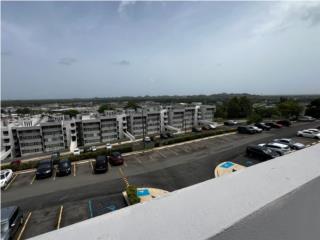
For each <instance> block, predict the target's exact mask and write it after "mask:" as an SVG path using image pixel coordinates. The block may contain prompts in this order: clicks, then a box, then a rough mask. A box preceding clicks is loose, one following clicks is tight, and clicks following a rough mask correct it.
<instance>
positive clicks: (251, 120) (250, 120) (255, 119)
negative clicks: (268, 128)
mask: <svg viewBox="0 0 320 240" xmlns="http://www.w3.org/2000/svg"><path fill="white" fill-rule="evenodd" d="M262 120H263V118H262V116H261V115H260V114H258V113H256V112H253V113H251V114H250V115H249V116H248V119H247V122H248V124H251V123H258V122H262Z"/></svg>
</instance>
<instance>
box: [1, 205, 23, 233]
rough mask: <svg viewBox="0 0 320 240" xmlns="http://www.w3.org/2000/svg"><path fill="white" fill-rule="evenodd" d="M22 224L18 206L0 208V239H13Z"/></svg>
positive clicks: (21, 215)
mask: <svg viewBox="0 0 320 240" xmlns="http://www.w3.org/2000/svg"><path fill="white" fill-rule="evenodd" d="M22 223H23V214H22V211H21V209H20V208H19V207H18V206H11V207H5V208H1V239H13V238H14V236H15V234H16V233H17V231H18V229H19V227H20V226H21V225H22Z"/></svg>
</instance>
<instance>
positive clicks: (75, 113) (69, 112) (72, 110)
mask: <svg viewBox="0 0 320 240" xmlns="http://www.w3.org/2000/svg"><path fill="white" fill-rule="evenodd" d="M63 114H65V115H69V116H70V117H75V116H77V114H79V111H78V110H76V109H70V110H67V111H64V112H63Z"/></svg>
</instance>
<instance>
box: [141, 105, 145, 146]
mask: <svg viewBox="0 0 320 240" xmlns="http://www.w3.org/2000/svg"><path fill="white" fill-rule="evenodd" d="M141 123H142V138H143V150H145V149H146V141H145V131H144V128H145V123H144V120H143V109H142V111H141Z"/></svg>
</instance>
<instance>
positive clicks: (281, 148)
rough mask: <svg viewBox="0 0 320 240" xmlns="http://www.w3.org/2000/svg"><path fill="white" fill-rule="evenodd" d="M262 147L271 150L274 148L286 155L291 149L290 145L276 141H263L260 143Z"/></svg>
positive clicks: (280, 153)
mask: <svg viewBox="0 0 320 240" xmlns="http://www.w3.org/2000/svg"><path fill="white" fill-rule="evenodd" d="M259 146H261V147H267V148H269V149H271V150H274V151H275V152H277V153H279V155H285V154H288V153H290V151H291V149H290V147H289V146H288V145H286V144H282V143H276V142H271V143H261V144H259Z"/></svg>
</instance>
